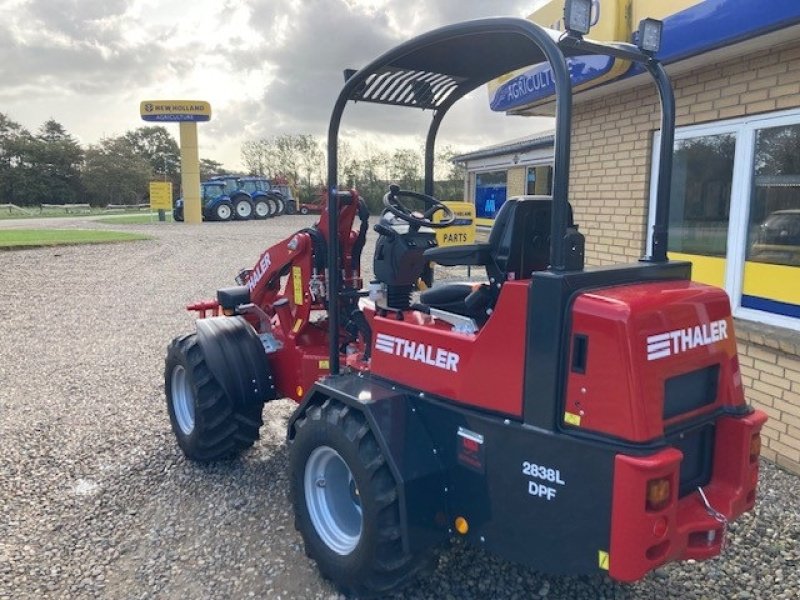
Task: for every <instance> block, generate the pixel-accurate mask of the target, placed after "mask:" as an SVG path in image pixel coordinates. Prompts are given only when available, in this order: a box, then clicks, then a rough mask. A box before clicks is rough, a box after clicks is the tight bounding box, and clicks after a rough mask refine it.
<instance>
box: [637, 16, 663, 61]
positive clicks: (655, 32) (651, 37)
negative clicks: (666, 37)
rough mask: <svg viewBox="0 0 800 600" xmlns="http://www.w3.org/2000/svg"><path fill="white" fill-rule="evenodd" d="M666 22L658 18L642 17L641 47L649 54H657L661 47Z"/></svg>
mask: <svg viewBox="0 0 800 600" xmlns="http://www.w3.org/2000/svg"><path fill="white" fill-rule="evenodd" d="M663 28H664V23H663V22H661V21H659V20H657V19H642V20H641V21H640V22H639V39H638V41H637V43H636V45H637V46H639V49H640V50H642V51H643V52H647V53H648V54H655V53H656V52H658V51H659V49H661V30H662V29H663Z"/></svg>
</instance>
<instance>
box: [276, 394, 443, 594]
mask: <svg viewBox="0 0 800 600" xmlns="http://www.w3.org/2000/svg"><path fill="white" fill-rule="evenodd" d="M294 432H295V433H294V437H293V439H292V441H291V445H290V448H289V472H290V485H291V496H292V505H293V507H294V512H295V527H296V528H297V529H298V530H299V531H300V534H301V535H302V537H303V542H304V544H305V548H306V552H307V554H308V555H309V556H310V557H311V558H312V559H314V560H315V561H316V562H317V565H318V566H319V569H320V571H321V573H322V574H323V575H324V576H325V577H327V578H328V579H330V580H332V581H333V582H334V583H335V584H336V585H337V586H338V587H339V588H340V589H341V590H342V591H343V592H344V593H345V594H353V595H356V596H362V597H365V596H367V597H368V596H380V595H386V594H389V593H391V592H393V591H396V590H398V589H400V588H402V587H404V586H405V585H407V584H409V583H411V582H412V581H413V580H414V579H415V578H416V577H417V576H418V575H419V574H420V572H421V571H423V570H424V569H425V568H426V567H431V566H432V565H433V558H432V555H431V554H430V553H427V552H426V553H420V554H418V555H412V554H408V553H406V552H405V551H404V550H403V540H402V536H401V527H400V501H399V493H398V490H397V484H396V482H395V480H394V477H393V476H392V474H391V471H390V470H389V466H388V465H387V462H386V459H385V457H384V456H383V453H382V452H381V449H380V447H379V446H378V443H377V440H376V439H375V436H374V435H373V433H372V431H371V430H370V428H369V425H368V424H367V422H366V419H365V418H364V416H363V414H362V413H361V412H359V411H357V410H354V409H352V408H350V407H348V406H345V405H344V404H341V403H340V402H337V401H334V400H331V399H328V400H326V401H325V402H324V403H323V404H322V405H321V406H320V405H312V406H309V407H308V409H307V410H306V412H305V414H304V415H302V416H300V417H299V418H298V419H297V420H296V421H295V422H294Z"/></svg>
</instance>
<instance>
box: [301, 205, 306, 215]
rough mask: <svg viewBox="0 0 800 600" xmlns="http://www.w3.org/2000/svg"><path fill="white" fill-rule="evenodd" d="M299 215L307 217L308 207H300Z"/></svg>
mask: <svg viewBox="0 0 800 600" xmlns="http://www.w3.org/2000/svg"><path fill="white" fill-rule="evenodd" d="M300 214H301V215H307V214H308V207H307V206H301V207H300Z"/></svg>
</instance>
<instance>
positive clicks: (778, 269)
mask: <svg viewBox="0 0 800 600" xmlns="http://www.w3.org/2000/svg"><path fill="white" fill-rule="evenodd" d="M743 291H744V293H745V294H746V295H748V296H758V297H759V298H767V299H769V300H777V301H778V302H788V303H790V304H797V305H800V267H792V266H788V265H771V264H769V263H760V262H750V261H748V262H745V263H744V290H743Z"/></svg>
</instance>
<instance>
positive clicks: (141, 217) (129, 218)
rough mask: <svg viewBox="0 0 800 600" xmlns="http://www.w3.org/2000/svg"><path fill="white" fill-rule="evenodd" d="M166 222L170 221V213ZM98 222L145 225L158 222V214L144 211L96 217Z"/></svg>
mask: <svg viewBox="0 0 800 600" xmlns="http://www.w3.org/2000/svg"><path fill="white" fill-rule="evenodd" d="M166 218H167V221H166V222H167V223H172V213H167V215H166ZM97 222H98V223H107V224H108V225H147V224H148V223H158V222H159V220H158V215H157V214H151V213H145V214H138V215H120V216H119V217H108V218H105V219H97Z"/></svg>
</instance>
